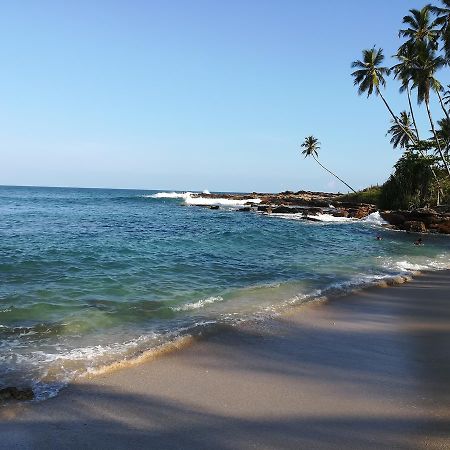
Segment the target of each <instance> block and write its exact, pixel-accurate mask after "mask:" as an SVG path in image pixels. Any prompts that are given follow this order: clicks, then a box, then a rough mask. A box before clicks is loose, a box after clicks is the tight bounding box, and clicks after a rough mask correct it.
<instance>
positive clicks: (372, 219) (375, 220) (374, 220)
mask: <svg viewBox="0 0 450 450" xmlns="http://www.w3.org/2000/svg"><path fill="white" fill-rule="evenodd" d="M361 222H365V223H368V224H371V225H386V224H387V222H386V221H385V220H384V219H383V218H382V217H381V215H380V213H379V212H378V211H376V212H374V213H372V214H369V215H368V216H367V217H365V218H364V219H361Z"/></svg>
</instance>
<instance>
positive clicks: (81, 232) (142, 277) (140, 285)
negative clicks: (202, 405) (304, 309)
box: [0, 187, 450, 398]
mask: <svg viewBox="0 0 450 450" xmlns="http://www.w3.org/2000/svg"><path fill="white" fill-rule="evenodd" d="M155 192H156V191H153V192H151V191H134V190H105V189H69V188H64V189H63V188H28V187H0V350H1V351H0V386H7V385H31V386H33V388H34V389H35V392H36V394H37V395H38V398H45V397H48V396H50V395H54V394H55V393H56V392H57V391H58V389H59V388H60V387H61V386H63V385H64V384H65V383H66V382H67V381H69V380H71V379H73V377H74V376H76V375H79V374H83V373H86V371H92V370H95V369H96V368H98V367H101V366H104V365H107V364H111V363H113V362H115V361H120V360H123V359H127V358H132V357H135V356H137V355H139V354H141V353H142V352H144V351H146V350H151V349H152V348H156V347H158V346H161V345H164V344H165V343H167V342H170V341H173V340H174V339H176V338H177V337H179V336H183V335H186V334H190V333H197V332H198V331H199V330H201V329H202V328H203V327H205V326H214V324H217V323H219V324H220V323H231V324H233V323H236V322H238V321H240V320H246V319H248V318H254V317H264V315H266V314H274V313H278V312H280V311H283V310H284V309H285V308H287V307H289V306H290V305H291V304H295V303H301V302H304V301H308V300H309V299H311V298H315V297H317V296H321V295H325V294H333V293H335V292H345V291H346V290H348V289H351V288H354V287H356V286H363V285H366V284H370V283H373V282H374V281H377V280H380V279H383V278H387V277H392V276H395V275H398V274H403V275H404V274H407V273H409V272H410V271H412V270H420V269H427V268H428V269H439V268H446V267H448V265H449V255H450V239H448V238H447V237H445V236H427V237H426V238H425V245H424V246H421V247H417V246H414V245H413V244H412V242H413V241H414V239H415V236H414V235H409V234H406V233H401V232H395V231H389V230H384V229H381V228H380V227H379V226H377V225H376V224H373V223H370V222H364V221H358V222H345V223H315V222H305V221H299V220H286V218H284V217H274V216H266V215H263V214H256V213H241V212H236V211H235V210H234V209H233V208H227V209H226V208H225V209H220V210H210V209H205V208H200V207H196V206H183V204H184V201H183V199H181V198H152V197H151V196H152V194H154V193H155ZM377 234H381V235H382V236H383V240H382V241H377V240H376V239H375V236H376V235H377Z"/></svg>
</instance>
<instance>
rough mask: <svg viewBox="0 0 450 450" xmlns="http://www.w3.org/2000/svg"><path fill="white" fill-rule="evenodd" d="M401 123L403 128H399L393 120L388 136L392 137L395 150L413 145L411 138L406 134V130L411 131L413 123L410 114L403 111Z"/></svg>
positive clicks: (400, 118)
mask: <svg viewBox="0 0 450 450" xmlns="http://www.w3.org/2000/svg"><path fill="white" fill-rule="evenodd" d="M399 121H400V122H401V124H402V127H400V126H398V125H397V124H396V123H395V121H393V120H392V126H391V128H389V130H388V132H387V134H390V135H391V136H392V138H391V141H390V142H391V144H392V146H393V147H394V148H397V147H400V148H407V147H408V146H410V145H411V144H412V142H411V139H410V137H409V136H408V134H407V133H405V129H406V130H411V126H412V123H411V116H410V114H409V113H408V112H406V111H402V112H401V113H400V117H399Z"/></svg>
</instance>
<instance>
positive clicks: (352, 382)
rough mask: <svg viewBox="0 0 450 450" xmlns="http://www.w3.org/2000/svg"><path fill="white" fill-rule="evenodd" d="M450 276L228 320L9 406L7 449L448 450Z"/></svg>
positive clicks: (4, 433)
mask: <svg viewBox="0 0 450 450" xmlns="http://www.w3.org/2000/svg"><path fill="white" fill-rule="evenodd" d="M449 292H450V274H449V272H448V271H436V272H429V273H426V274H423V275H421V276H418V277H416V278H415V279H414V280H412V281H411V282H409V283H405V284H402V285H398V286H392V287H386V288H369V289H366V290H361V291H358V292H355V293H352V294H350V295H348V296H345V297H339V298H336V299H331V300H329V301H326V302H312V303H309V304H307V305H304V306H302V307H298V308H294V309H293V310H291V311H290V312H289V313H287V314H285V315H282V316H281V317H278V318H272V319H266V320H264V321H258V322H251V323H250V322H248V323H244V324H243V325H240V326H234V327H230V329H224V330H222V331H220V332H217V333H215V334H213V335H210V336H207V337H205V338H203V339H199V340H196V341H194V342H191V343H190V344H189V345H186V346H185V347H184V348H181V349H179V350H177V351H171V352H168V353H167V354H165V355H162V356H160V357H158V358H156V359H154V360H151V361H148V362H144V363H142V364H139V365H134V366H131V367H128V368H124V369H122V370H115V371H111V372H107V373H104V374H102V375H97V376H95V377H92V378H90V379H87V378H84V379H79V380H78V381H77V382H74V383H72V384H71V385H70V386H69V387H68V388H66V389H64V390H63V391H61V393H60V394H59V395H58V396H57V397H56V398H53V399H49V400H46V401H44V402H40V403H37V404H25V403H22V404H17V405H9V406H8V407H7V408H3V410H2V416H3V417H2V422H1V425H0V435H1V440H0V447H1V448H21V449H22V448H23V449H25V448H30V449H31V448H36V449H41V448H42V449H43V448H66V449H67V448H96V449H98V448H189V449H191V448H192V449H194V448H195V449H200V448H205V449H206V448H220V449H231V448H297V449H298V448H305V449H342V448H352V449H379V448H389V449H392V448H404V449H421V448H433V449H435V448H436V449H448V448H450V388H449V380H450V301H449V296H448V293H449Z"/></svg>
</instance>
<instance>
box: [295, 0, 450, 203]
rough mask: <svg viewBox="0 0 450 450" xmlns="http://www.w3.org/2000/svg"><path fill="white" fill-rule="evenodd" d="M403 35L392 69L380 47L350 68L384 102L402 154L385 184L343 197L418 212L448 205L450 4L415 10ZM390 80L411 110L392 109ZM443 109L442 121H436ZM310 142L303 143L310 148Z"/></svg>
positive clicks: (447, 0)
mask: <svg viewBox="0 0 450 450" xmlns="http://www.w3.org/2000/svg"><path fill="white" fill-rule="evenodd" d="M398 35H399V38H400V39H402V42H401V44H400V46H399V48H398V49H397V51H396V53H395V55H394V56H393V58H394V59H395V60H396V64H395V65H394V66H393V67H387V66H385V65H383V63H384V60H385V56H384V53H383V49H381V48H376V47H375V46H374V47H373V48H369V49H365V50H363V51H362V58H361V59H360V60H355V61H354V62H353V63H352V65H351V66H352V68H353V69H354V71H353V72H352V77H353V80H354V84H355V86H357V88H358V94H359V95H362V94H367V97H370V96H372V95H374V96H376V97H378V98H380V99H381V101H382V102H383V104H384V106H385V108H386V111H387V114H388V116H389V118H390V122H391V126H390V128H389V129H388V130H387V135H389V136H390V143H391V144H392V146H393V148H394V149H401V150H402V151H403V154H402V155H401V157H400V158H399V160H398V161H397V163H396V164H395V165H394V171H393V173H392V175H391V176H390V177H389V179H388V180H387V181H386V182H385V183H384V184H383V185H382V186H380V187H378V186H376V187H374V186H372V187H370V188H367V189H364V190H362V191H359V192H354V193H353V194H347V195H345V196H343V197H342V198H343V199H344V200H348V201H358V202H363V203H372V204H376V205H377V206H378V207H380V208H382V209H413V208H419V207H431V206H435V205H439V204H442V203H448V202H450V159H449V150H450V109H449V107H450V85H448V86H447V89H445V88H444V86H443V85H442V83H441V82H440V81H439V79H438V78H437V75H438V73H439V72H440V71H442V70H444V69H445V70H448V68H449V67H450V0H441V6H433V5H426V6H424V7H423V8H422V9H410V10H409V14H407V15H406V16H404V17H403V28H402V29H400V30H399V33H398ZM389 78H391V80H393V81H396V82H398V83H399V92H400V94H406V99H407V105H406V109H405V110H403V111H400V112H399V113H396V112H395V111H394V110H393V109H392V107H391V105H390V103H389V101H388V99H387V98H386V96H385V94H384V93H383V90H384V88H385V87H386V84H387V80H388V79H389ZM414 100H415V101H414ZM430 102H434V103H435V105H436V108H434V109H433V108H432V107H431V106H430ZM414 103H416V105H414ZM420 106H424V107H425V112H426V115H425V117H426V122H425V123H426V126H425V127H426V129H419V126H418V123H417V118H418V113H419V111H422V113H423V108H422V110H420V109H419V107H420ZM432 109H433V111H432ZM438 111H439V113H440V117H435V115H436V114H437V112H438ZM425 127H424V128H425ZM307 139H309V138H307ZM307 139H306V140H305V142H304V144H302V146H304V147H305V148H306V149H307V148H308V147H307V146H306V145H305V144H306V143H307ZM314 139H315V138H314ZM316 141H317V139H316ZM305 151H306V150H305ZM305 151H304V152H303V153H304V154H305ZM310 154H311V155H312V156H313V157H314V154H313V153H311V152H310V153H306V156H309V155H310ZM316 156H317V154H316ZM314 159H315V160H316V161H317V158H314ZM317 162H318V161H317ZM326 170H328V169H326ZM331 173H332V172H331ZM333 175H334V174H333ZM340 181H342V182H343V183H344V184H345V185H346V186H347V187H349V188H350V186H349V185H348V184H347V183H345V182H344V181H343V180H341V179H340ZM350 189H351V190H353V189H352V188H350Z"/></svg>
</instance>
